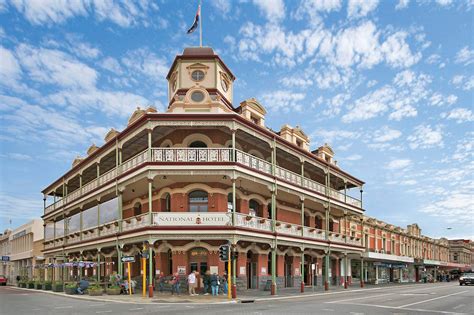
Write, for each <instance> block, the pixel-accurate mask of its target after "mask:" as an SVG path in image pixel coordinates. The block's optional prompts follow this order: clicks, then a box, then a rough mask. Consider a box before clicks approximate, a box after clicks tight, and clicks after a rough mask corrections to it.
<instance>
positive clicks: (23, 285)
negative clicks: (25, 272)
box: [18, 280, 26, 288]
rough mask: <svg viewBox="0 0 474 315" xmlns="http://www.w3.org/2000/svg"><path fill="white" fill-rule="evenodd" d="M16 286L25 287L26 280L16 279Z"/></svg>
mask: <svg viewBox="0 0 474 315" xmlns="http://www.w3.org/2000/svg"><path fill="white" fill-rule="evenodd" d="M18 287H20V288H26V282H25V280H20V281H18Z"/></svg>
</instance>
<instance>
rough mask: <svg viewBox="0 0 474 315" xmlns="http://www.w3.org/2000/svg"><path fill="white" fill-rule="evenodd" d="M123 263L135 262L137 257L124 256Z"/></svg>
mask: <svg viewBox="0 0 474 315" xmlns="http://www.w3.org/2000/svg"><path fill="white" fill-rule="evenodd" d="M122 262H135V257H134V256H123V257H122Z"/></svg>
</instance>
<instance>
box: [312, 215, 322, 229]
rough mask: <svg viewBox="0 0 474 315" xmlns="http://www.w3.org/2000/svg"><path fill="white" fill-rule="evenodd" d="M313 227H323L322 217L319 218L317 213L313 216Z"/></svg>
mask: <svg viewBox="0 0 474 315" xmlns="http://www.w3.org/2000/svg"><path fill="white" fill-rule="evenodd" d="M314 227H315V228H317V229H320V230H322V229H323V218H321V217H320V216H319V215H317V216H316V217H314Z"/></svg>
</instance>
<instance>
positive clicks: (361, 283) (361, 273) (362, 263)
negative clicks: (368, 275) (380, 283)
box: [360, 257, 365, 288]
mask: <svg viewBox="0 0 474 315" xmlns="http://www.w3.org/2000/svg"><path fill="white" fill-rule="evenodd" d="M364 280H365V277H364V257H361V258H360V287H361V288H363V287H364Z"/></svg>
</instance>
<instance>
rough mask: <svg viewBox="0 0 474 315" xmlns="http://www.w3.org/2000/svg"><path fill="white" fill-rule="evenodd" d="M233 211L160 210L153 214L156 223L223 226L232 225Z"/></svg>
mask: <svg viewBox="0 0 474 315" xmlns="http://www.w3.org/2000/svg"><path fill="white" fill-rule="evenodd" d="M231 218H232V214H231V213H223V212H220V213H219V212H208V213H192V212H191V213H190V212H158V213H154V214H153V224H154V225H162V226H163V225H164V226H166V225H174V226H176V225H181V226H195V225H212V226H223V225H230V224H231V223H232V222H231Z"/></svg>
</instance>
